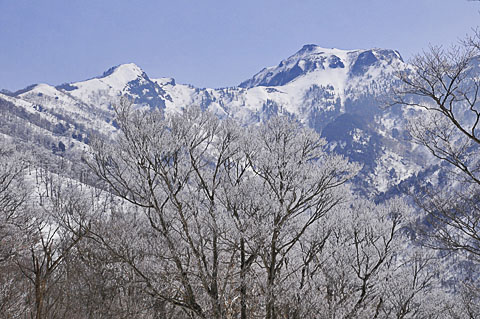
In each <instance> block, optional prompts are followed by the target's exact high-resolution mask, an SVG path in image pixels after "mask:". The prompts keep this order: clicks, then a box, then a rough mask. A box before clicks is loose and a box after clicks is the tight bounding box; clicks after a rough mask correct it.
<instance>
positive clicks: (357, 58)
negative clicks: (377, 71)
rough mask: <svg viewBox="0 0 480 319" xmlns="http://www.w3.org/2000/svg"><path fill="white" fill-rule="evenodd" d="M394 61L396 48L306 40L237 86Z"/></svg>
mask: <svg viewBox="0 0 480 319" xmlns="http://www.w3.org/2000/svg"><path fill="white" fill-rule="evenodd" d="M394 61H401V62H403V60H402V57H401V56H400V54H399V53H398V51H395V50H387V49H370V50H342V49H336V48H323V47H320V46H318V45H316V44H306V45H304V46H303V47H302V48H301V49H300V50H299V51H297V52H296V53H295V54H293V55H291V56H290V57H288V58H287V59H285V60H282V61H281V62H280V63H279V64H278V65H277V66H272V67H268V68H265V69H263V70H262V71H260V72H258V73H257V74H255V75H254V76H253V77H252V78H251V79H249V80H246V81H244V82H242V83H241V84H240V85H239V86H240V87H243V88H252V87H255V86H283V85H285V84H287V83H290V82H292V81H294V80H296V79H297V78H299V77H302V76H304V75H307V74H309V73H312V72H322V71H326V70H333V69H335V70H336V71H335V72H336V73H344V75H345V76H348V75H352V76H359V75H362V74H363V73H365V72H367V71H368V69H369V68H370V67H374V66H375V65H376V66H380V65H381V64H392V63H393V62H394Z"/></svg>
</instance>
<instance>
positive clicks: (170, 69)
mask: <svg viewBox="0 0 480 319" xmlns="http://www.w3.org/2000/svg"><path fill="white" fill-rule="evenodd" d="M479 10H480V2H472V1H467V0H397V1H393V0H288V1H284V0H275V1H273V0H242V1H230V0H215V1H213V0H202V1H194V0H170V1H163V0H157V1H154V0H137V1H131V0H28V1H27V0H0V40H1V46H0V88H4V89H9V90H17V89H20V88H23V87H25V86H27V85H29V84H32V83H49V84H54V85H55V84H60V83H63V82H73V81H79V80H84V79H87V78H90V77H93V76H96V75H99V74H101V73H103V71H104V70H106V69H108V68H109V67H111V66H114V65H117V64H121V63H128V62H134V63H136V64H138V65H139V66H140V67H141V68H142V69H143V70H144V71H146V72H147V74H148V75H149V76H150V77H153V78H156V77H174V78H175V79H176V80H177V82H179V83H189V84H193V85H195V86H199V87H224V86H233V85H237V84H239V83H240V82H241V81H243V80H245V79H247V78H249V77H251V76H252V75H253V74H255V73H256V72H258V71H259V70H260V69H262V68H263V67H266V66H270V65H275V64H277V63H278V62H279V61H280V60H282V59H284V58H287V57H288V56H290V55H291V54H293V53H295V52H296V51H298V50H299V49H300V48H301V47H302V46H303V45H304V44H307V43H314V44H318V45H320V46H323V47H328V48H331V47H335V48H340V49H359V48H363V49H366V48H373V47H379V48H390V49H397V50H399V51H400V53H401V54H402V55H403V56H404V57H405V58H407V59H408V58H409V57H411V56H412V55H413V54H414V53H416V52H420V51H421V50H422V49H424V48H426V47H427V46H428V44H429V43H431V44H442V45H448V44H451V43H455V41H458V39H459V38H461V37H463V36H465V35H466V34H467V33H471V30H472V28H473V27H476V26H477V25H478V24H479V21H480V19H479V18H480V13H479Z"/></svg>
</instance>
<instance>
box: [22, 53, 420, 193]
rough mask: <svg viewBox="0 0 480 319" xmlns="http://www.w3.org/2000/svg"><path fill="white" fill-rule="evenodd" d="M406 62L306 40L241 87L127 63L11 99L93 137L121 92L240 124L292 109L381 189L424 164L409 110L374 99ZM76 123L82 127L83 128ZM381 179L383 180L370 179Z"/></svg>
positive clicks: (106, 131) (106, 129)
mask: <svg viewBox="0 0 480 319" xmlns="http://www.w3.org/2000/svg"><path fill="white" fill-rule="evenodd" d="M407 67H408V65H406V64H405V63H404V62H403V60H402V58H401V56H400V54H399V53H398V52H397V51H394V50H384V49H371V50H339V49H325V48H321V47H319V46H316V45H305V46H304V47H303V48H301V49H300V50H299V51H298V52H296V53H295V54H293V55H292V56H290V57H289V58H287V59H285V60H283V61H281V62H280V63H279V64H278V65H276V66H272V67H268V68H265V69H263V70H262V71H260V72H259V73H257V74H255V75H254V76H253V77H252V78H251V79H248V80H246V81H244V82H242V83H241V84H240V85H239V86H238V87H232V88H221V89H210V88H206V89H200V88H195V87H193V86H191V85H186V84H178V83H176V82H175V80H174V79H172V78H158V79H150V78H149V77H148V76H147V74H146V73H145V72H144V71H143V70H142V69H141V68H140V67H138V66H137V65H135V64H133V63H130V64H124V65H119V66H116V67H113V68H111V69H109V70H108V71H106V72H104V73H103V75H102V76H100V77H95V78H92V79H89V80H86V81H81V82H76V83H69V84H62V85H59V86H56V87H53V86H49V85H46V84H40V85H36V86H33V87H29V88H28V89H25V90H23V92H21V93H20V94H18V95H17V96H16V97H15V98H16V99H17V100H21V101H25V102H29V103H31V104H32V105H36V107H41V108H42V110H43V111H44V112H45V113H50V114H53V116H54V118H55V119H51V121H52V123H54V122H55V121H56V122H57V123H62V125H64V126H66V127H67V128H66V131H65V132H68V134H70V135H72V136H78V134H82V135H81V136H86V135H89V134H93V133H91V132H90V133H87V131H88V129H91V130H93V131H92V132H99V133H101V134H103V135H107V136H108V135H111V134H112V133H114V131H115V130H116V128H115V122H114V121H113V119H114V112H113V109H112V104H113V103H115V102H116V100H117V99H118V97H119V96H121V95H127V96H129V97H130V98H132V100H133V101H134V103H135V104H137V105H139V106H141V105H143V106H147V107H149V108H160V109H163V110H164V111H165V112H166V113H167V114H169V113H172V112H178V111H179V110H180V109H181V108H182V107H186V106H189V105H198V106H200V107H201V108H203V109H208V110H210V111H212V112H214V113H216V114H217V115H218V116H220V117H227V116H229V117H233V118H236V119H238V120H239V121H241V122H242V123H244V124H251V123H255V122H258V121H262V120H265V119H268V118H269V117H270V116H273V115H275V114H289V115H291V116H295V117H296V118H297V119H299V120H300V121H301V122H302V123H304V124H305V125H308V126H310V127H312V128H314V129H315V130H317V131H318V132H319V133H321V134H322V135H323V136H324V137H325V138H326V139H327V141H328V142H329V148H330V149H331V150H333V151H335V152H338V153H341V154H343V155H345V156H348V157H350V158H351V159H352V160H354V161H357V162H360V163H361V164H363V166H364V169H363V170H362V174H361V176H360V177H359V180H358V183H360V184H362V183H363V184H362V185H361V187H363V188H364V189H365V192H367V193H368V192H372V193H379V192H383V191H387V190H388V189H390V188H391V187H393V186H395V185H397V184H398V183H400V182H402V181H404V180H406V179H408V178H409V177H411V176H414V175H415V174H417V173H418V172H420V171H421V170H422V169H424V165H423V164H421V165H420V164H419V165H416V164H415V165H414V162H413V160H411V159H412V158H413V155H412V154H410V153H409V150H410V149H411V148H412V145H411V144H410V143H409V142H408V141H406V140H405V139H404V135H405V134H404V131H403V128H402V127H403V125H404V123H405V116H407V117H408V116H411V115H408V114H406V113H405V112H403V111H400V110H398V109H396V110H395V109H391V110H387V111H386V112H383V111H381V110H380V109H379V108H378V101H377V100H376V98H377V96H378V95H379V94H382V93H384V92H385V91H387V90H388V89H389V88H390V87H391V86H392V85H395V78H394V76H393V74H394V72H396V70H398V69H403V68H407ZM16 103H19V102H18V101H17V102H16ZM62 121H63V122H62ZM79 126H80V127H81V128H84V131H82V132H81V133H80V132H79V131H78V130H77V129H76V127H79ZM64 134H67V133H64ZM87 140H88V139H87ZM392 169H393V171H392ZM378 178H380V179H381V181H376V182H373V181H374V180H376V179H378ZM367 184H368V185H367Z"/></svg>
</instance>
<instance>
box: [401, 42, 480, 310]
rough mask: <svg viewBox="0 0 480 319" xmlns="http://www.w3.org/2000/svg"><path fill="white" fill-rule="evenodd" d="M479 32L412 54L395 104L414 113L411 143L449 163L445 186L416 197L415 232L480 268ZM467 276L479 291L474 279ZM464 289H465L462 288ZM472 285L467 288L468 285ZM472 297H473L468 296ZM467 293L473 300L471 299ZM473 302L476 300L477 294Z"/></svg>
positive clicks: (424, 241)
mask: <svg viewBox="0 0 480 319" xmlns="http://www.w3.org/2000/svg"><path fill="white" fill-rule="evenodd" d="M479 41H480V38H479V34H478V33H477V34H476V35H475V36H473V37H471V38H468V39H467V40H466V41H464V42H462V43H461V44H460V45H459V46H455V47H452V48H451V49H444V48H442V47H431V48H430V49H429V50H428V51H426V52H424V53H423V54H421V55H418V56H416V57H415V58H414V59H413V61H412V67H411V68H410V69H409V70H406V71H403V72H401V73H400V80H401V82H402V83H403V85H402V86H400V87H399V88H396V89H394V101H395V103H398V104H401V105H403V106H405V107H412V108H414V109H416V110H417V111H418V112H417V115H416V117H415V118H414V119H412V120H410V121H409V132H410V135H411V137H412V141H413V142H415V143H417V144H419V145H422V146H424V147H426V149H427V150H429V152H430V153H431V154H432V155H433V156H434V157H436V158H438V159H440V160H441V161H443V162H444V163H448V164H449V165H446V166H444V168H448V172H449V175H448V178H449V183H448V184H447V185H446V187H444V188H443V189H441V188H440V187H437V188H432V187H430V188H429V187H426V188H425V189H424V190H423V194H421V195H417V196H416V202H417V204H418V205H419V206H420V207H421V208H422V209H423V210H424V212H426V218H425V221H424V222H423V223H422V227H421V228H420V233H419V234H422V235H424V236H423V238H422V241H423V243H424V244H426V245H427V246H429V247H432V248H435V249H440V250H443V251H445V252H454V253H456V254H457V258H458V257H460V256H465V258H466V259H467V260H470V262H474V263H475V264H476V265H477V266H478V265H480V264H479V263H478V262H479V257H480V250H479V247H480V210H479V207H478V198H479V194H480V156H479V155H480V136H479V134H480V127H479V125H480V124H479V122H480V104H479V100H478V99H479V93H480V77H479V75H480V64H479V61H480V60H479V54H480V49H479V48H480V46H479ZM475 272H476V271H473V273H470V274H469V275H467V277H469V278H472V279H473V281H474V282H477V283H476V284H475V283H474V284H473V286H477V288H475V289H473V290H471V292H472V293H473V292H475V291H476V290H478V278H476V277H475V276H474V275H473V274H474V273H475ZM465 287H467V286H465ZM470 287H471V286H470ZM473 295H475V294H473ZM473 295H472V296H473ZM476 296H477V297H475V298H477V301H475V302H474V303H476V302H478V300H479V299H478V297H479V296H480V295H479V294H478V291H477V293H476Z"/></svg>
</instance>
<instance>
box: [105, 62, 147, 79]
mask: <svg viewBox="0 0 480 319" xmlns="http://www.w3.org/2000/svg"><path fill="white" fill-rule="evenodd" d="M112 75H113V76H115V77H120V78H123V79H125V80H126V81H127V82H128V81H131V80H135V79H136V78H138V77H145V76H146V74H145V72H144V71H143V70H142V69H141V68H140V67H139V66H138V65H136V64H135V63H125V64H119V65H116V66H114V67H111V68H110V69H108V70H107V71H105V72H103V74H102V76H101V77H100V78H107V77H110V76H112Z"/></svg>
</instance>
